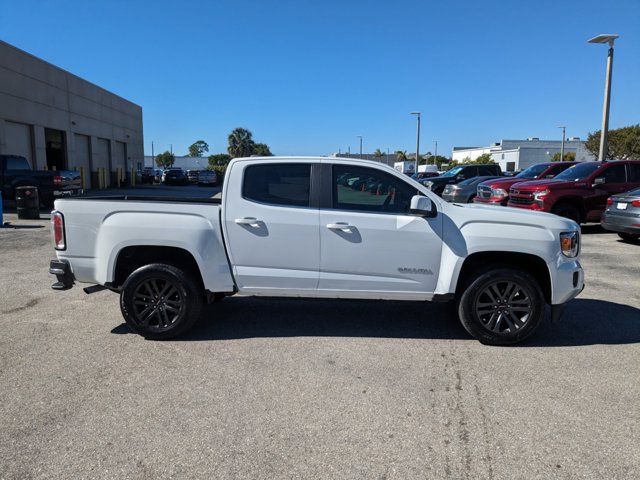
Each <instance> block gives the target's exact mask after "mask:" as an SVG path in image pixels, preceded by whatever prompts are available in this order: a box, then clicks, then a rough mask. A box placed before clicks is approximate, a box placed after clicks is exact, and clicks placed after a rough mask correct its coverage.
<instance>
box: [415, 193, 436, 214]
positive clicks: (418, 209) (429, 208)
mask: <svg viewBox="0 0 640 480" xmlns="http://www.w3.org/2000/svg"><path fill="white" fill-rule="evenodd" d="M409 211H410V212H411V214H412V215H418V216H421V217H433V216H435V215H434V214H435V212H436V208H435V205H434V204H433V202H432V201H431V199H430V198H429V197H425V196H422V195H414V196H413V197H411V206H410V207H409Z"/></svg>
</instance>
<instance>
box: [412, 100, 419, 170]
mask: <svg viewBox="0 0 640 480" xmlns="http://www.w3.org/2000/svg"><path fill="white" fill-rule="evenodd" d="M411 115H415V116H416V117H417V119H418V128H417V132H416V169H415V171H414V172H413V173H418V164H419V162H420V112H411Z"/></svg>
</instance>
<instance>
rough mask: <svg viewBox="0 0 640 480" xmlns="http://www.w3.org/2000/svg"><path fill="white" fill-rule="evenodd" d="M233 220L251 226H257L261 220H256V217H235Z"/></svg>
mask: <svg viewBox="0 0 640 480" xmlns="http://www.w3.org/2000/svg"><path fill="white" fill-rule="evenodd" d="M235 222H236V223H237V224H238V225H251V226H252V227H257V226H259V225H260V222H262V220H258V219H257V218H256V217H243V218H236V219H235Z"/></svg>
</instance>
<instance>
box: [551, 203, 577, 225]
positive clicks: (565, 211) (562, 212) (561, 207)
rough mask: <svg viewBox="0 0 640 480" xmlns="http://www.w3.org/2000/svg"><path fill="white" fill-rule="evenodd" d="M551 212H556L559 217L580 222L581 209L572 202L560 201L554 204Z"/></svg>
mask: <svg viewBox="0 0 640 480" xmlns="http://www.w3.org/2000/svg"><path fill="white" fill-rule="evenodd" d="M551 213H554V214H556V215H558V216H559V217H564V218H568V219H570V220H573V221H574V222H576V223H577V224H580V210H578V207H576V206H575V205H573V204H571V203H566V202H560V203H558V204H556V205H554V206H553V208H552V209H551Z"/></svg>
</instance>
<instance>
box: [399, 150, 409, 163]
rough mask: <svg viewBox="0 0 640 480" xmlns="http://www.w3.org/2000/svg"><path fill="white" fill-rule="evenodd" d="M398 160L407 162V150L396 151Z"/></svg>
mask: <svg viewBox="0 0 640 480" xmlns="http://www.w3.org/2000/svg"><path fill="white" fill-rule="evenodd" d="M396 158H397V159H398V161H399V162H404V161H405V160H407V151H406V150H396Z"/></svg>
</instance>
